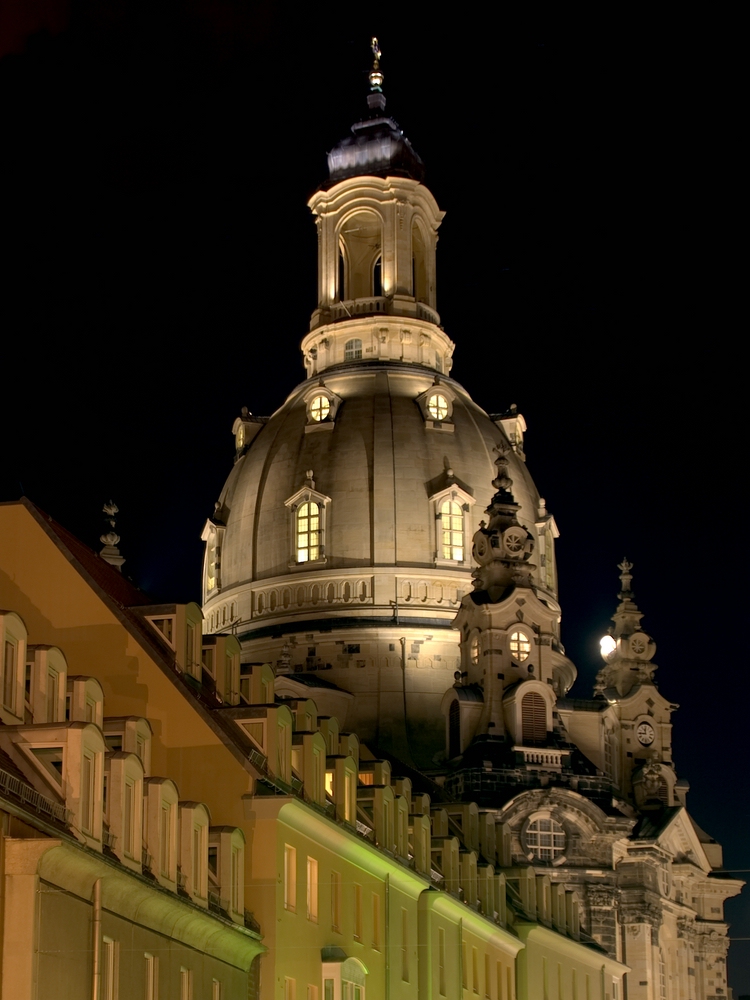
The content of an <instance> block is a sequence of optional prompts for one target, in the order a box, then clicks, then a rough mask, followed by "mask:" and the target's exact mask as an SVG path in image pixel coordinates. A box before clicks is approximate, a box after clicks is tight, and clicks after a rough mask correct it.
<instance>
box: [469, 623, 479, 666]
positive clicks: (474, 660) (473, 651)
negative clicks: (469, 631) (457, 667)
mask: <svg viewBox="0 0 750 1000" xmlns="http://www.w3.org/2000/svg"><path fill="white" fill-rule="evenodd" d="M469 659H470V660H471V665H472V667H478V666H479V633H478V632H474V633H473V635H472V637H471V639H470V641H469Z"/></svg>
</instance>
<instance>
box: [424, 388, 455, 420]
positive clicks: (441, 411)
mask: <svg viewBox="0 0 750 1000" xmlns="http://www.w3.org/2000/svg"><path fill="white" fill-rule="evenodd" d="M427 412H428V413H429V414H430V416H431V417H432V419H433V420H445V418H446V417H447V416H448V413H449V412H450V407H449V405H448V400H447V399H446V398H445V396H443V394H442V393H440V392H435V393H433V394H432V395H431V396H430V397H429V399H428V400H427Z"/></svg>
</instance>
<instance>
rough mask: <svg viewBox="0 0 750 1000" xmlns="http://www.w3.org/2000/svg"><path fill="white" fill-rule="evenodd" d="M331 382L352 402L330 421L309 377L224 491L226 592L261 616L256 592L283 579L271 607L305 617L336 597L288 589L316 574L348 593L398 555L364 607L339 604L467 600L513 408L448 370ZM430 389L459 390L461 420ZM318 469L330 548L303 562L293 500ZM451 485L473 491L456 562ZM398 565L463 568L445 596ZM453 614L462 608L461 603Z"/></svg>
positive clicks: (347, 609)
mask: <svg viewBox="0 0 750 1000" xmlns="http://www.w3.org/2000/svg"><path fill="white" fill-rule="evenodd" d="M320 382H323V385H322V387H321V385H320ZM320 382H316V383H315V384H314V386H313V387H312V391H313V393H317V391H318V390H319V389H321V388H323V389H325V390H327V392H328V393H331V394H335V396H336V397H338V400H339V401H338V403H337V408H336V414H335V419H334V420H332V421H331V422H330V423H329V424H328V426H329V427H330V430H328V431H327V432H325V431H324V430H323V428H324V427H325V425H324V424H317V425H316V424H313V423H311V421H310V419H309V409H310V407H309V401H310V400H309V397H310V392H311V386H310V384H309V382H304V383H302V384H301V385H299V386H298V387H297V388H296V389H295V390H294V391H293V392H292V393H291V395H290V396H289V398H288V399H287V400H286V402H285V403H284V405H283V406H282V407H281V408H280V409H279V410H277V411H276V413H275V414H274V415H273V416H272V417H271V418H270V419H269V420H268V422H267V423H265V424H264V425H261V426H260V429H259V432H258V434H257V436H256V437H255V439H254V440H253V441H252V443H251V444H250V446H249V447H248V448H247V450H246V451H245V452H244V454H242V455H241V457H240V458H239V459H238V461H237V463H236V465H235V467H234V469H233V470H232V473H231V475H230V477H229V479H228V481H227V484H226V486H225V488H224V491H223V493H222V494H221V497H220V504H221V507H220V511H219V517H220V520H221V521H222V522H223V523H224V524H225V525H226V530H225V533H224V539H223V544H222V555H221V587H220V591H221V595H222V596H225V595H228V594H230V593H231V594H232V596H233V598H234V600H235V601H236V604H237V607H236V611H237V614H238V615H239V616H240V617H241V619H242V620H244V621H251V620H254V619H255V618H256V617H257V615H258V609H257V607H256V606H254V605H253V601H252V599H251V593H252V591H255V590H258V588H259V587H261V585H263V587H268V586H269V585H271V584H272V583H273V584H274V585H276V587H277V594H276V600H275V602H274V603H275V605H276V607H275V609H274V611H273V614H272V613H271V609H270V607H269V604H270V595H269V602H266V606H265V610H264V611H263V615H264V617H265V618H266V619H268V618H269V616H270V618H272V619H274V620H279V619H280V618H290V617H291V618H298V617H299V616H300V615H301V614H307V613H308V612H309V611H310V609H311V608H312V607H313V606H314V607H315V608H316V611H315V615H316V617H317V616H319V615H320V614H327V613H330V612H329V611H328V610H327V605H328V602H327V601H326V600H325V599H324V598H322V597H320V598H319V599H318V601H317V602H316V603H315V604H314V605H313V603H312V601H308V600H306V601H304V602H303V603H304V611H303V608H302V607H300V606H298V602H297V601H296V598H295V599H292V600H291V602H289V601H285V600H284V599H283V598H282V593H281V589H283V588H284V587H295V586H296V584H297V583H298V582H299V583H301V584H305V583H306V582H307V580H308V579H309V578H310V577H315V579H316V580H318V579H319V580H320V581H321V583H322V581H324V580H332V581H334V582H335V584H336V588H337V592H338V590H339V589H340V588H341V585H343V583H344V582H345V581H346V580H348V581H349V582H350V584H351V585H352V592H353V593H354V591H355V590H356V591H357V593H359V590H360V588H358V587H357V584H358V583H359V581H360V578H361V577H362V574H366V575H367V576H368V577H370V576H375V577H379V576H382V572H383V570H384V569H385V568H386V567H388V568H389V569H390V571H391V581H390V583H389V585H388V586H384V584H383V583H382V581H381V582H379V584H378V587H377V590H378V592H377V593H372V592H371V589H370V587H369V585H368V596H367V600H366V601H360V600H359V598H357V600H356V602H355V603H354V605H353V606H352V605H348V606H344V605H342V604H341V603H340V602H339V598H338V597H337V599H336V601H335V607H336V609H335V613H336V614H337V615H340V614H342V613H350V614H361V613H362V610H363V608H362V605H363V604H365V605H366V607H367V614H368V615H374V616H376V617H386V618H390V617H392V616H393V613H394V612H393V602H394V601H396V600H399V601H400V603H402V604H403V608H402V609H400V611H401V613H402V614H404V615H406V614H408V615H412V614H422V613H424V609H429V616H430V617H434V616H435V615H436V614H437V613H438V611H439V605H440V604H441V603H442V604H443V605H446V604H448V605H451V606H453V607H455V606H456V605H455V604H454V602H455V601H456V600H457V596H456V594H455V593H454V592H453V591H459V593H458V598H460V596H462V593H463V592H464V591H465V590H467V589H469V587H470V582H469V580H470V572H471V566H470V553H469V551H468V544H469V543H468V539H470V537H471V534H472V533H473V531H474V530H475V529H476V527H477V525H478V523H479V521H480V520H481V518H482V516H483V512H484V509H485V507H486V506H487V504H488V503H489V501H490V498H491V496H492V493H493V492H494V491H493V487H492V479H493V476H494V474H495V467H494V459H495V457H496V455H495V452H494V448H495V447H496V445H498V444H499V443H501V442H507V438H506V436H505V433H504V430H503V428H502V426H501V419H498V420H497V421H494V420H492V419H491V418H490V417H489V416H488V415H487V414H486V413H485V412H484V411H483V410H482V409H481V408H480V407H479V406H477V404H476V403H474V402H473V400H472V399H471V397H470V396H469V394H468V393H467V392H466V391H465V390H464V389H463V388H462V387H461V386H460V385H459V384H458V383H457V382H455V381H454V380H452V379H449V378H444V379H442V380H441V381H440V382H439V384H438V385H437V386H435V376H434V372H431V371H428V370H426V369H423V368H421V367H417V366H411V365H406V364H396V363H390V364H383V363H378V362H360V363H356V364H351V365H339V366H336V367H335V368H332V369H329V370H328V371H327V372H326V374H325V380H324V381H323V380H322V379H321V380H320ZM431 388H434V389H435V390H436V392H439V393H440V394H448V393H450V395H451V396H452V397H453V398H452V399H451V403H452V413H451V421H450V423H447V422H446V423H444V424H443V426H442V427H441V428H437V429H436V428H435V427H434V426H433V425H434V423H436V422H435V421H431V420H430V419H429V417H428V419H425V415H424V412H423V409H422V407H421V406H420V404H419V402H418V399H419V397H421V396H423V394H424V393H428V392H429V390H430V389H431ZM313 398H314V397H313ZM325 398H327V396H326V397H325ZM506 419H507V418H506ZM310 430H312V431H313V432H312V433H306V431H310ZM511 470H512V479H513V494H514V496H515V499H516V502H517V503H518V504H520V507H521V510H520V512H519V520H520V521H521V522H522V523H523V524H525V525H526V526H527V527H529V529H530V530H531V532H532V533H535V532H536V528H535V525H536V522H537V521H538V520H539V496H538V493H537V491H536V488H535V486H534V484H533V482H532V480H531V477H530V475H529V474H528V471H527V469H526V465H525V463H524V462H523V461H522V460H521V459H520V458H519V456H518V454H517V453H516V452H513V451H511ZM310 471H312V477H310V476H309V475H308V473H309V472H310ZM311 480H312V483H313V485H312V486H311V487H309V489H311V490H312V494H313V495H314V494H319V495H320V496H321V497H326V498H327V499H326V500H325V501H324V505H325V525H324V527H323V529H322V531H323V539H322V546H323V549H324V556H323V557H322V559H320V560H315V561H308V562H299V563H298V562H297V560H296V557H295V552H294V549H295V544H296V543H295V536H294V530H293V520H294V518H293V512H291V511H290V500H291V499H292V498H293V497H294V496H295V495H296V494H297V493H299V491H300V490H304V489H305V488H306V487H308V484H309V483H310V481H311ZM452 490H455V492H456V495H457V496H458V497H459V500H460V503H459V506H460V507H461V508H462V515H463V517H464V520H465V522H466V525H465V534H466V537H465V538H464V540H463V544H462V546H460V547H462V549H463V552H462V553H461V555H462V558H461V559H460V560H443V559H442V557H441V553H440V552H439V551H438V550H439V547H440V539H439V538H438V537H437V534H436V517H437V514H438V511H436V509H435V499H434V498H435V497H438V496H440V497H442V496H443V495H446V496H449V495H450V494H451V492H452ZM464 508H465V509H464ZM458 547H459V546H457V548H458ZM532 561H535V560H532ZM440 563H444V564H443V565H440ZM396 569H398V570H399V572H401V571H403V575H404V577H405V578H406V577H409V578H411V577H415V578H420V579H421V578H422V577H424V578H425V579H428V578H429V579H433V578H436V577H440V578H441V580H442V579H443V578H445V579H446V581H447V580H450V581H451V592H450V593H448V592H446V593H445V594H444V595H443V596H442V597H441V598H437V597H436V598H435V599H434V600H430V599H427V600H425V599H423V598H420V599H418V598H417V597H416V594H414V595H412V598H411V600H409V596H408V594H406V592H405V591H403V592H402V593H399V592H398V590H397V589H396V588H395V586H394V585H393V580H392V574H393V571H395V570H396ZM538 570H539V567H537V573H538ZM539 579H540V583H541V578H539ZM402 590H403V588H402ZM255 604H256V605H257V601H256V602H255ZM411 606H413V608H414V610H411ZM446 614H447V616H448V617H449V618H450V617H451V616H452V612H451V611H450V610H447V611H446Z"/></svg>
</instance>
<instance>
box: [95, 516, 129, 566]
mask: <svg viewBox="0 0 750 1000" xmlns="http://www.w3.org/2000/svg"><path fill="white" fill-rule="evenodd" d="M102 511H103V512H104V514H105V515H106V517H105V519H104V520H105V522H106V524H107V525H108V526H109V530H108V531H105V532H104V534H103V535H100V536H99V541H100V542H101V543H102V545H103V546H104V547H103V549H102V550H101V552H100V553H99V555H100V556H101V558H102V559H103V560H104V561H105V562H108V563H109V564H110V566H114V567H115V569H118V570H120V572H122V564H123V563H124V562H125V559H124V558H123V557H122V556H121V555H120V550H119V549H118V548H117V544H118V542H119V541H120V536H119V535H118V534H117V532H116V531H115V514H118V513H119V507H118V506H117V504H116V503H115V502H114V500H109V501H107V503H105V504H104V506H103V507H102Z"/></svg>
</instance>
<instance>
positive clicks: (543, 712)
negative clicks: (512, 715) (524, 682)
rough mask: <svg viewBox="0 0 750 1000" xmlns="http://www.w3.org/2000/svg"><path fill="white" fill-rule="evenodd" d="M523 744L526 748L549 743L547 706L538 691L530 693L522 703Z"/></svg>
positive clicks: (524, 697)
mask: <svg viewBox="0 0 750 1000" xmlns="http://www.w3.org/2000/svg"><path fill="white" fill-rule="evenodd" d="M521 742H522V743H523V745H524V746H535V745H536V744H539V743H546V742H547V706H546V705H545V703H544V698H542V696H541V695H540V694H538V693H537V692H536V691H529V692H528V694H525V695H524V696H523V700H522V701H521Z"/></svg>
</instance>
